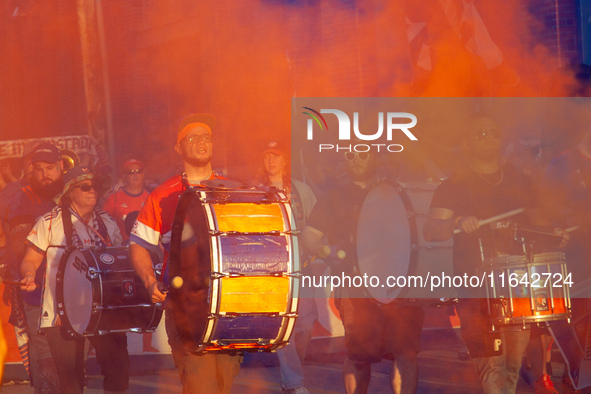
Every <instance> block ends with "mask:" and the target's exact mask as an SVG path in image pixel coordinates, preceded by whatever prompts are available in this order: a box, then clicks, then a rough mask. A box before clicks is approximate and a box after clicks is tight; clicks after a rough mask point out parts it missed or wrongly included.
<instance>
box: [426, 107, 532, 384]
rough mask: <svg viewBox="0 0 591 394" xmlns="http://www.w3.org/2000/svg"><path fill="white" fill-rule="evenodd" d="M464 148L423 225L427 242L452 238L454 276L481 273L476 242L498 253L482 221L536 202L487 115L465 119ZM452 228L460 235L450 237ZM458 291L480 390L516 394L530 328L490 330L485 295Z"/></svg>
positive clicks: (528, 182) (460, 312)
mask: <svg viewBox="0 0 591 394" xmlns="http://www.w3.org/2000/svg"><path fill="white" fill-rule="evenodd" d="M462 147H463V148H464V151H465V153H466V156H467V157H466V158H467V166H466V167H467V168H462V169H461V170H458V171H457V172H456V173H454V174H453V175H452V176H451V177H449V178H448V179H447V180H445V181H444V182H443V183H442V184H441V185H440V186H439V187H438V188H437V190H436V191H435V194H434V196H433V200H432V202H431V210H430V213H429V217H428V220H427V222H426V223H425V226H424V228H423V235H424V237H425V240H426V241H427V242H437V241H445V240H447V239H449V238H451V237H452V236H453V237H454V246H453V264H454V275H460V276H461V275H464V274H468V275H475V274H477V273H479V269H481V267H482V257H481V249H480V244H479V242H480V240H481V241H482V242H483V244H484V246H485V250H484V252H485V253H489V256H488V257H492V256H493V255H494V253H496V252H497V251H498V250H496V249H495V248H498V247H499V244H498V243H496V241H495V240H494V239H495V234H493V233H494V231H493V230H492V227H491V226H481V225H480V224H479V221H480V220H483V219H486V218H490V217H494V216H496V215H499V214H502V213H505V212H508V211H512V210H516V209H518V208H523V207H532V206H534V204H535V203H536V201H535V200H534V196H535V190H534V189H533V186H532V184H531V182H530V181H529V180H528V179H527V178H525V177H524V176H523V175H521V174H520V173H519V172H518V171H517V170H515V169H514V168H513V167H511V166H508V165H504V164H503V163H502V162H501V160H500V147H501V132H500V129H499V127H498V125H497V124H496V122H495V121H494V120H493V119H492V118H491V117H490V116H488V115H486V114H475V115H473V116H472V117H470V118H469V119H468V121H467V122H466V125H465V133H464V136H463V141H462ZM456 229H459V230H461V233H459V234H457V235H455V236H454V230H456ZM501 246H504V247H507V250H509V249H510V248H511V245H501ZM521 253H522V252H521ZM446 274H448V275H449V273H446ZM457 291H458V295H459V296H460V300H459V303H458V306H457V311H458V315H459V317H460V320H461V329H462V336H463V338H464V341H465V342H466V344H467V346H468V349H469V351H470V355H471V357H472V360H473V363H474V366H475V368H476V370H477V372H478V376H479V378H480V384H481V385H482V388H483V390H484V392H485V393H513V392H515V389H516V386H517V381H518V380H519V370H520V367H521V360H522V357H523V354H524V351H525V349H526V347H527V345H528V342H529V338H530V330H529V327H527V329H524V330H519V329H515V326H513V327H510V328H507V329H505V328H501V331H500V332H499V333H497V334H491V333H490V332H489V331H490V329H491V324H490V319H489V316H488V314H487V313H486V312H484V311H486V308H487V306H486V299H483V298H481V297H486V293H480V292H477V289H468V288H460V289H457ZM481 291H484V290H483V289H481ZM470 297H471V298H470ZM479 297H480V298H479ZM499 339H500V340H501V344H502V345H501V348H499V347H498V340H499Z"/></svg>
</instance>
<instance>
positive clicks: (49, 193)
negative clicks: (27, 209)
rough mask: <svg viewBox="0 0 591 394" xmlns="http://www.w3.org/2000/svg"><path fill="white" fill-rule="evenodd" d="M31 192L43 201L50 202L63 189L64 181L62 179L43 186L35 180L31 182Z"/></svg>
mask: <svg viewBox="0 0 591 394" xmlns="http://www.w3.org/2000/svg"><path fill="white" fill-rule="evenodd" d="M32 187H33V190H35V192H36V193H37V194H38V195H39V197H41V198H42V199H44V200H52V199H53V198H54V197H55V196H57V195H58V194H60V193H61V192H62V190H63V188H64V181H63V179H62V178H60V179H58V180H55V181H53V182H51V183H50V184H49V185H43V184H41V183H39V182H37V181H36V180H33V182H32Z"/></svg>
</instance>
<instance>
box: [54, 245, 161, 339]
mask: <svg viewBox="0 0 591 394" xmlns="http://www.w3.org/2000/svg"><path fill="white" fill-rule="evenodd" d="M56 279H57V281H56V283H57V289H56V300H57V309H58V314H59V316H60V320H61V323H62V325H63V326H64V328H65V329H66V331H67V332H68V333H69V334H70V335H72V336H76V335H84V336H91V335H103V334H108V333H110V332H128V331H133V332H151V331H155V330H156V328H157V327H158V324H159V322H160V319H161V317H162V310H161V308H160V307H159V306H158V305H155V304H152V302H151V299H150V296H149V294H148V291H147V290H146V288H145V287H144V286H143V284H142V283H141V280H140V279H139V277H138V276H137V275H136V274H135V272H134V270H133V268H132V266H131V263H130V261H129V259H128V250H127V248H118V247H115V248H102V249H91V248H86V249H78V248H73V249H69V250H67V251H66V252H65V253H64V255H63V257H62V259H61V261H60V265H59V268H58V274H57V278H56ZM78 281H80V282H78ZM77 292H79V293H81V294H79V297H80V299H79V300H72V298H74V297H75V293H77ZM81 302H82V305H81V304H80V303H81ZM80 308H82V309H80ZM79 311H82V312H83V313H81V314H80V313H77V312H79ZM80 315H82V316H80ZM86 316H88V318H87V319H86ZM78 319H81V320H78ZM86 321H87V323H86Z"/></svg>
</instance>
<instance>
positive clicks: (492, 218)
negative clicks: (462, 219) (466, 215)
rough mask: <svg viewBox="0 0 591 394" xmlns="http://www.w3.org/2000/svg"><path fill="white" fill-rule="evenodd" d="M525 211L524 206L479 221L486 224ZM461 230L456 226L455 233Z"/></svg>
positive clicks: (480, 223)
mask: <svg viewBox="0 0 591 394" xmlns="http://www.w3.org/2000/svg"><path fill="white" fill-rule="evenodd" d="M523 211H524V209H523V208H519V209H514V210H512V211H509V212H505V213H501V214H500V215H496V216H492V217H490V218H488V219H483V220H481V221H479V222H478V225H480V226H484V225H485V224H489V223H492V222H496V221H497V220H502V219H506V218H509V217H511V216H515V215H519V214H520V213H522V212H523ZM461 232H462V230H460V229H459V228H456V229H455V230H454V234H459V233H461Z"/></svg>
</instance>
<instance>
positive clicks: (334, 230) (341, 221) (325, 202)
mask: <svg viewBox="0 0 591 394" xmlns="http://www.w3.org/2000/svg"><path fill="white" fill-rule="evenodd" d="M368 191H369V190H368V189H362V188H361V187H359V186H357V185H355V184H353V183H348V184H346V185H343V186H341V187H338V188H335V189H332V190H330V191H328V192H327V193H326V194H325V195H324V196H323V197H322V198H321V199H319V200H318V202H317V203H316V205H315V206H314V209H313V210H312V213H311V214H310V217H309V218H308V223H307V225H308V226H310V227H313V228H315V229H317V230H320V231H322V232H323V233H324V234H326V236H327V238H328V243H329V244H330V245H337V249H338V250H343V251H345V253H346V256H347V257H346V258H345V260H344V261H343V262H342V264H341V266H342V269H343V271H344V272H351V269H352V268H353V266H354V264H356V261H355V260H354V258H353V256H356V255H357V252H356V248H355V240H356V236H357V222H358V220H359V212H360V210H361V207H362V205H363V202H364V200H365V197H366V196H367V193H368Z"/></svg>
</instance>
